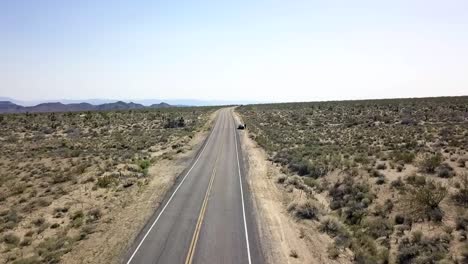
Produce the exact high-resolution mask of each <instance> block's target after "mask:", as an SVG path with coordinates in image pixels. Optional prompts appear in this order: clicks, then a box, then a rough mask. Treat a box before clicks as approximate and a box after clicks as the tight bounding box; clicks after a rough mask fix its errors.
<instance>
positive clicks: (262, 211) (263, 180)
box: [236, 115, 351, 264]
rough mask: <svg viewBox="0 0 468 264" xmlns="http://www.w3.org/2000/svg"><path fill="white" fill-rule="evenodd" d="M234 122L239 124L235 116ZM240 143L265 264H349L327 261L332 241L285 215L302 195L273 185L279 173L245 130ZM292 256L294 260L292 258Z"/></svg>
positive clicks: (313, 225) (313, 227) (310, 225)
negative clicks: (246, 167)
mask: <svg viewBox="0 0 468 264" xmlns="http://www.w3.org/2000/svg"><path fill="white" fill-rule="evenodd" d="M236 118H237V119H238V120H240V117H239V116H237V115H236ZM241 141H242V148H243V151H244V158H245V159H246V161H245V162H246V163H245V164H246V165H247V166H248V178H247V180H248V183H249V185H250V188H251V190H252V196H253V199H254V206H255V209H256V212H257V221H258V226H259V228H260V230H259V234H260V237H261V240H262V249H263V251H264V255H265V257H266V261H267V263H273V264H275V263H278V264H279V263H311V264H314V263H351V261H350V260H349V258H348V257H347V256H343V257H340V258H339V259H337V260H330V259H329V258H328V254H327V246H328V245H329V244H331V243H332V240H331V238H330V237H328V236H327V235H324V234H322V233H320V232H319V231H318V230H317V223H314V222H312V221H298V220H297V219H295V218H294V217H292V216H291V215H290V214H288V213H287V211H286V207H287V205H288V204H289V202H290V201H293V200H297V199H300V197H301V195H302V194H300V193H298V192H287V191H285V190H284V188H280V187H279V186H278V185H277V184H276V178H277V177H278V176H279V175H281V172H280V169H279V168H278V167H277V166H275V165H273V164H272V163H271V162H269V161H268V160H267V155H266V153H265V151H264V150H263V149H261V148H260V147H259V146H258V145H257V144H256V143H255V142H254V141H253V140H251V139H250V138H249V137H248V130H246V131H245V132H243V135H242V136H241ZM319 198H321V197H317V200H319V201H320V202H323V200H322V199H319ZM292 252H295V253H297V257H293V256H291V255H293V254H292Z"/></svg>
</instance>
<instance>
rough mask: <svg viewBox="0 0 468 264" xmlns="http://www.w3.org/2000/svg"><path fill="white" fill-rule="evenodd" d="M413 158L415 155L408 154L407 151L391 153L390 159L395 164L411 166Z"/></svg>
mask: <svg viewBox="0 0 468 264" xmlns="http://www.w3.org/2000/svg"><path fill="white" fill-rule="evenodd" d="M414 158H415V155H414V153H413V152H408V151H402V152H400V151H394V152H393V153H392V159H393V160H394V161H396V162H398V161H401V162H403V163H406V164H411V163H412V162H413V160H414Z"/></svg>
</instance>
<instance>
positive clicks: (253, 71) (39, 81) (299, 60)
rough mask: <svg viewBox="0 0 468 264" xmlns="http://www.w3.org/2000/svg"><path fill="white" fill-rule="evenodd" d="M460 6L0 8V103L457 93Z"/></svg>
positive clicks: (466, 54) (7, 3)
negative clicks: (5, 100) (7, 99)
mask: <svg viewBox="0 0 468 264" xmlns="http://www.w3.org/2000/svg"><path fill="white" fill-rule="evenodd" d="M467 12H468V1H466V0H460V1H453V0H445V1H440V0H424V1H423V0H421V1H416V0H414V1H412V0H392V1H379V0H369V1H358V0H353V1H349V0H343V1H333V0H332V1H330V0H327V1H325V0H324V1H313V0H308V1H299V0H281V1H280V0H271V1H253V0H249V1H246V0H236V1H177V0H172V1H154V0H138V1H130V0H129V1H116V0H112V1H110V0H109V1H105V0H99V1H97V0H92V1H87V0H86V1H85V0H80V1H63V0H56V1H53V0H48V1H41V0H29V1H27V0H2V1H0V96H9V97H15V98H17V99H23V100H34V99H59V98H64V99H85V98H113V99H142V98H143V99H144V98H167V99H171V98H192V99H225V100H260V101H307V100H323V99H355V98H386V97H420V96H438V95H467V94H468V15H467Z"/></svg>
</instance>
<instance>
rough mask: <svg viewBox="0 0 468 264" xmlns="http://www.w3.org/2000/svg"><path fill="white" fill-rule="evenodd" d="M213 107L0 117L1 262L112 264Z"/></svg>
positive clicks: (181, 164) (204, 129) (182, 163)
mask: <svg viewBox="0 0 468 264" xmlns="http://www.w3.org/2000/svg"><path fill="white" fill-rule="evenodd" d="M215 110H216V109H215V108H211V107H197V108H169V109H160V110H151V109H144V110H125V111H101V112H81V113H79V112H78V113H77V112H71V113H41V114H31V113H25V114H4V115H0V124H1V125H0V142H1V148H0V152H1V155H0V234H1V235H0V238H1V242H0V263H58V262H62V263H119V262H120V261H121V257H122V254H123V253H125V251H126V249H127V247H128V246H129V244H130V243H131V242H133V239H134V237H135V236H136V235H137V233H138V231H139V230H140V229H141V228H142V227H143V225H144V224H145V222H146V221H147V218H148V217H149V216H150V215H151V214H152V213H153V212H154V210H155V208H156V207H157V206H158V205H159V204H158V202H159V201H160V200H161V199H162V197H163V196H164V194H165V193H166V191H167V190H168V189H169V187H170V186H172V183H173V182H174V181H175V179H176V177H177V175H179V173H181V172H182V170H184V169H185V167H186V166H187V165H188V163H189V162H190V160H191V158H192V157H193V156H194V154H195V151H196V150H197V149H198V146H199V145H200V144H201V143H202V141H203V140H204V139H205V137H206V135H207V134H208V131H209V130H210V127H211V121H212V120H213V118H214V112H215Z"/></svg>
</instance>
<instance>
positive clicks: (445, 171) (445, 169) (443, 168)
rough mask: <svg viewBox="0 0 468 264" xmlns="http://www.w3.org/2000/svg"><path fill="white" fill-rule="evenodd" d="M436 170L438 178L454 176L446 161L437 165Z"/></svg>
mask: <svg viewBox="0 0 468 264" xmlns="http://www.w3.org/2000/svg"><path fill="white" fill-rule="evenodd" d="M436 171H437V176H438V177H440V178H451V177H453V176H454V171H453V168H452V167H451V166H450V165H448V164H447V163H442V164H441V165H440V166H439V167H437V169H436Z"/></svg>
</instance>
